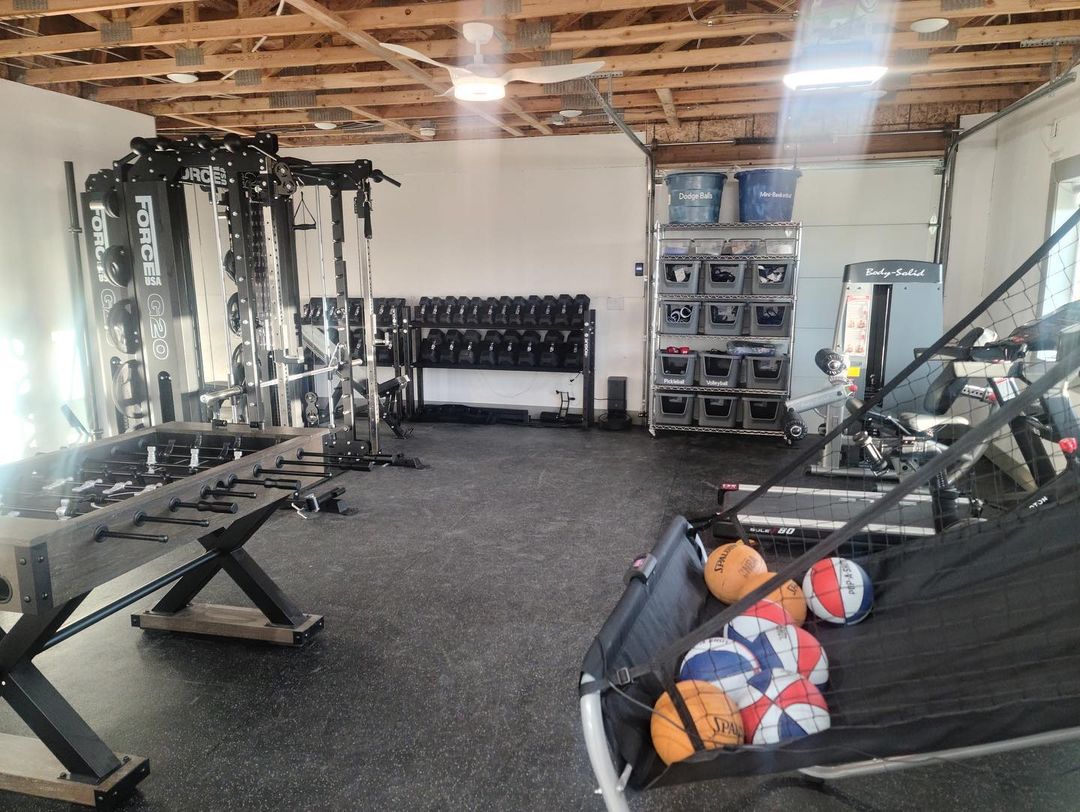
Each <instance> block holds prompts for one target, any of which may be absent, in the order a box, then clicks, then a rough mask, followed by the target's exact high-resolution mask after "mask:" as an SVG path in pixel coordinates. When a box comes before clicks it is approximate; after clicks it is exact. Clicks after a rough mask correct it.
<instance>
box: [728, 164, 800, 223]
mask: <svg viewBox="0 0 1080 812" xmlns="http://www.w3.org/2000/svg"><path fill="white" fill-rule="evenodd" d="M801 174H802V172H800V171H799V170H798V169H747V170H744V171H742V172H736V173H735V178H736V180H738V181H739V219H740V220H741V221H742V222H744V223H787V222H790V221H791V212H792V210H793V209H794V208H795V184H796V182H797V181H798V180H799V176H800V175H801Z"/></svg>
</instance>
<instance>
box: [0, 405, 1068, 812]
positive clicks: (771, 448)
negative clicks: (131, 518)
mask: <svg viewBox="0 0 1080 812" xmlns="http://www.w3.org/2000/svg"><path fill="white" fill-rule="evenodd" d="M389 450H394V451H396V450H402V451H406V452H407V453H408V454H409V455H419V456H420V457H421V458H422V459H423V460H424V461H425V462H427V463H429V464H430V465H431V468H430V469H428V470H425V471H414V470H408V469H382V470H378V471H375V472H372V473H367V474H349V475H346V476H344V477H342V478H341V480H340V481H341V482H342V484H344V485H346V486H347V487H348V489H349V493H348V497H349V501H350V503H351V504H352V505H353V506H355V507H356V508H358V509H359V514H358V515H356V516H352V517H341V516H332V515H321V516H316V517H312V518H310V519H307V520H305V519H302V518H300V517H299V516H296V515H289V514H286V513H282V514H280V515H279V516H278V517H276V518H275V519H274V520H272V522H271V523H270V524H269V525H268V526H267V527H266V528H265V529H264V530H263V531H262V532H261V533H260V534H259V535H258V536H256V537H255V539H254V540H253V541H252V542H251V543H250V544H249V545H248V549H249V550H250V551H251V552H252V553H253V554H254V555H255V556H256V557H257V558H258V559H259V560H260V561H261V563H262V564H263V565H264V566H265V567H266V569H267V570H268V571H270V572H271V574H273V575H274V577H276V578H277V579H278V580H279V582H280V583H281V584H282V585H283V586H284V587H285V588H286V589H287V590H288V591H289V592H290V593H291V594H292V595H293V597H294V598H295V599H296V600H297V601H298V602H299V603H300V604H301V605H302V606H303V608H304V609H306V610H307V611H313V612H320V613H323V614H325V616H326V629H325V631H324V632H323V633H322V634H321V635H319V636H318V637H317V638H316V639H315V640H314V642H312V643H311V644H310V645H309V646H308V647H307V648H305V649H301V650H289V649H276V648H273V647H268V646H259V645H254V644H243V643H230V642H222V641H217V640H211V639H197V638H190V637H183V636H179V635H176V636H173V635H167V634H160V633H152V632H140V631H137V630H135V629H133V628H131V626H130V623H129V620H128V614H129V613H123V614H121V615H119V616H114V617H113V618H110V619H109V620H107V621H105V622H103V623H101V624H100V625H98V626H97V627H95V628H94V629H92V630H90V631H88V632H86V633H84V634H82V635H79V636H77V637H75V638H74V639H72V640H70V641H68V642H66V643H64V644H62V645H61V646H58V647H57V648H56V649H53V650H52V651H49V652H47V653H46V654H44V655H42V656H41V657H39V658H38V659H37V660H35V662H36V663H37V665H38V666H39V667H40V668H41V669H42V670H43V671H44V672H45V673H46V674H47V675H48V676H49V677H50V678H52V679H53V680H54V681H55V683H56V684H57V686H58V687H59V688H60V690H61V691H63V692H64V693H65V694H66V695H67V697H68V698H69V699H70V700H71V701H72V702H73V704H74V705H75V706H76V708H78V709H79V710H80V711H81V712H82V713H83V714H84V716H85V717H86V718H87V720H88V721H89V722H90V724H91V725H92V726H93V727H94V728H95V729H96V730H97V731H98V732H99V734H101V735H102V737H103V738H104V739H105V741H106V742H108V743H109V744H110V745H111V746H113V747H114V748H115V749H117V750H118V751H120V752H126V753H137V754H140V755H145V756H149V757H150V759H151V775H150V777H149V778H148V779H147V780H146V781H145V782H143V784H142V785H141V789H140V792H139V794H137V795H136V796H135V797H134V798H133V799H132V800H131V801H130V802H129V803H128V804H127V806H125V807H124V808H125V809H133V810H134V809H144V810H178V811H179V810H184V812H186V811H187V810H233V809H237V810H239V809H244V810H249V809H250V810H270V809H273V810H278V809H281V810H354V809H362V810H368V809H370V810H410V812H411V811H413V810H459V809H483V810H519V809H522V810H552V811H553V812H554V811H555V810H577V809H583V810H597V812H599V810H602V808H603V806H602V803H601V801H600V799H599V798H598V797H597V796H594V794H593V786H594V785H593V782H592V774H591V771H590V770H589V767H588V762H587V759H586V756H585V748H584V746H583V744H582V740H581V729H580V724H579V721H578V709H577V693H576V682H577V677H578V668H579V666H580V663H581V658H582V656H583V654H584V652H585V649H586V647H587V646H588V644H589V642H590V640H591V639H592V636H593V635H594V634H595V632H596V630H597V629H598V628H599V626H600V624H601V623H602V621H603V619H604V618H605V617H606V616H607V613H608V611H609V610H610V608H611V607H612V605H613V604H614V603H615V601H616V599H617V598H618V596H619V594H620V592H621V590H622V576H623V572H624V570H625V568H626V565H627V564H628V562H629V561H630V559H631V558H632V557H633V555H634V554H635V553H638V552H641V551H644V550H647V549H649V548H650V547H651V546H652V544H653V542H654V540H655V537H656V535H657V533H658V532H659V531H660V530H661V528H663V527H664V526H665V524H666V523H667V522H668V520H669V519H670V517H671V516H672V515H673V514H674V513H675V512H676V511H692V512H695V513H696V512H700V511H702V510H708V509H709V507H710V505H711V503H712V500H713V498H714V491H712V486H713V485H715V484H716V483H718V482H721V481H725V480H735V481H745V482H757V481H761V479H762V478H763V477H764V476H765V474H766V473H767V472H768V471H769V470H770V469H771V468H772V467H773V466H774V465H776V464H777V463H778V461H779V460H780V459H781V458H782V457H783V456H784V455H785V454H787V453H789V452H788V451H787V450H786V449H784V448H782V447H780V446H778V445H777V444H776V443H775V442H774V441H771V440H745V439H735V438H716V437H704V436H683V435H678V436H664V437H662V438H660V439H658V440H653V439H651V438H650V437H649V436H648V435H647V434H645V433H644V432H640V431H634V432H632V433H625V434H609V433H605V432H602V431H591V432H587V433H586V432H581V431H577V430H556V429H526V428H520V427H467V426H450V425H437V426H420V427H419V428H417V430H416V434H415V436H414V437H413V438H412V439H410V440H408V441H405V442H399V441H394V440H391V441H390V449H389ZM195 552H196V549H195V547H193V546H192V547H189V548H184V549H180V550H177V551H176V552H175V553H173V554H172V555H170V556H167V557H165V558H162V559H160V560H159V561H157V562H155V563H154V564H153V565H151V566H147V567H144V568H142V569H141V570H138V571H136V572H134V573H131V574H130V575H128V576H126V577H125V578H123V579H121V580H118V581H116V582H115V583H113V584H112V585H110V587H109V588H104V589H102V590H100V594H95V595H94V596H93V599H92V600H91V602H90V603H89V604H88V605H87V608H88V609H90V608H94V607H96V606H99V605H101V604H104V603H106V602H108V601H109V600H111V599H113V598H115V597H116V596H117V595H119V594H121V593H122V592H124V591H126V590H128V589H130V588H132V587H134V586H137V585H139V584H141V583H143V582H144V581H147V580H149V579H150V578H151V577H153V576H154V575H156V574H158V573H161V572H164V571H166V570H167V569H170V568H172V567H174V566H177V565H178V564H180V563H182V562H183V561H185V560H187V559H189V558H192V557H194V553H195ZM207 597H209V598H211V599H215V600H223V601H230V600H231V601H236V602H242V600H243V598H242V596H240V595H238V594H236V593H235V590H234V589H232V588H231V587H230V585H229V584H228V583H226V582H222V583H217V582H215V583H214V584H212V585H211V588H210V589H209V590H208V592H207ZM150 604H151V601H149V600H148V601H145V602H144V603H143V604H139V605H137V606H136V607H135V608H136V609H141V608H143V607H144V606H149V605H150ZM6 617H7V618H8V619H10V616H6ZM0 731H3V732H21V731H20V723H19V722H18V720H17V719H16V718H15V717H14V716H13V715H12V714H11V713H10V711H7V710H6V709H4V710H0ZM631 805H632V808H634V809H642V810H646V809H647V810H684V809H685V810H699V809H710V810H774V809H775V810H785V812H788V810H792V809H799V810H808V809H814V810H816V809H859V810H869V809H920V810H925V809H934V810H936V809H950V810H951V809H975V808H978V809H990V810H992V809H1017V808H1039V809H1044V810H1045V809H1061V810H1074V809H1077V808H1080V745H1063V746H1055V747H1048V748H1043V749H1037V750H1029V751H1025V752H1021V753H1016V754H1009V755H1002V756H996V757H993V758H984V759H979V760H974V761H968V762H962V763H955V764H943V765H941V766H937V767H932V768H924V769H919V770H912V771H907V772H904V773H898V774H893V775H890V776H877V777H870V778H862V779H852V780H848V781H843V782H837V783H836V784H834V785H833V786H832V787H831V788H830V791H829V793H828V794H824V793H822V792H821V791H818V790H814V789H812V788H810V787H809V786H808V785H806V784H804V783H802V782H800V781H799V780H798V779H796V778H791V777H779V778H772V779H741V780H737V781H724V782H722V783H721V782H710V783H705V784H699V785H695V786H691V787H681V788H678V789H675V790H660V791H657V792H655V793H646V794H644V795H640V796H637V797H636V798H633V799H632V800H631ZM61 808H63V805H61V804H58V803H52V802H45V801H34V800H27V799H23V798H18V797H15V796H12V795H5V794H2V793H0V810H30V809H33V810H57V809H61Z"/></svg>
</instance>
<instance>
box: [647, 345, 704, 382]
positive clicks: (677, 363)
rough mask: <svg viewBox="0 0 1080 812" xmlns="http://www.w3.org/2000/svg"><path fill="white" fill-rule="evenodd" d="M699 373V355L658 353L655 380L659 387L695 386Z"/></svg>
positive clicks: (693, 353) (692, 353)
mask: <svg viewBox="0 0 1080 812" xmlns="http://www.w3.org/2000/svg"><path fill="white" fill-rule="evenodd" d="M696 371H697V353H696V352H691V353H681V352H664V351H663V350H661V351H660V352H658V353H656V371H655V372H654V373H653V378H654V379H655V380H656V384H657V386H693V385H694V373H695V372H696Z"/></svg>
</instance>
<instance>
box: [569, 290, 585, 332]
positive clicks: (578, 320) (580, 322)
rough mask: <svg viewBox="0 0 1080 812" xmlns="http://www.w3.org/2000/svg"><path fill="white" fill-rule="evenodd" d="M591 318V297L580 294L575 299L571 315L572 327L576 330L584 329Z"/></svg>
mask: <svg viewBox="0 0 1080 812" xmlns="http://www.w3.org/2000/svg"><path fill="white" fill-rule="evenodd" d="M588 318H589V297H588V296H586V295H585V294H584V293H579V294H578V295H577V296H575V297H574V309H573V310H572V311H571V313H570V326H571V327H572V328H574V329H576V330H581V329H584V327H585V322H586V321H587V320H588Z"/></svg>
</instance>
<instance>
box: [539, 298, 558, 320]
mask: <svg viewBox="0 0 1080 812" xmlns="http://www.w3.org/2000/svg"><path fill="white" fill-rule="evenodd" d="M558 306H559V301H558V300H557V299H556V298H555V297H554V296H545V297H544V299H543V301H542V303H541V305H540V318H538V319H537V320H536V324H537V325H538V326H539V327H552V326H554V324H555V309H556V308H557V307H558Z"/></svg>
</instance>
